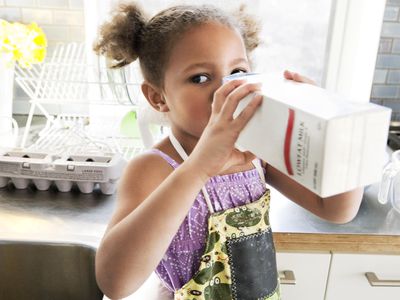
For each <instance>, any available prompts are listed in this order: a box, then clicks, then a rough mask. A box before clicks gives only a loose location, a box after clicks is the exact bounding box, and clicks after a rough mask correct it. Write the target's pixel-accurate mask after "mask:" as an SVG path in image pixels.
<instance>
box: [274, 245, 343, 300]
mask: <svg viewBox="0 0 400 300" xmlns="http://www.w3.org/2000/svg"><path fill="white" fill-rule="evenodd" d="M276 259H277V265H278V272H279V273H280V277H281V278H282V275H283V274H282V273H283V271H291V272H293V275H294V277H295V284H284V283H283V282H282V283H281V294H282V300H294V299H296V300H298V299H307V300H323V299H324V294H325V288H326V283H327V279H328V272H329V265H330V260H331V254H330V253H329V252H327V253H298V252H277V254H276ZM288 274H290V272H289V273H288ZM281 281H283V280H282V279H281ZM340 299H342V298H340Z"/></svg>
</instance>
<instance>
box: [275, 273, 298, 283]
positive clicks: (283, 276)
mask: <svg viewBox="0 0 400 300" xmlns="http://www.w3.org/2000/svg"><path fill="white" fill-rule="evenodd" d="M279 280H280V282H281V284H296V277H295V276H294V272H293V271H290V270H284V271H279Z"/></svg>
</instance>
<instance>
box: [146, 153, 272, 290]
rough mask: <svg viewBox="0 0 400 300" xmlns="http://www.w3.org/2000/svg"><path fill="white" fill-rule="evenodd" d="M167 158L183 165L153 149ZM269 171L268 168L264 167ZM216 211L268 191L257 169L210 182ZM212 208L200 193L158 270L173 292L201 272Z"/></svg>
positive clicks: (216, 178) (160, 276)
mask: <svg viewBox="0 0 400 300" xmlns="http://www.w3.org/2000/svg"><path fill="white" fill-rule="evenodd" d="M150 151H151V152H153V153H156V154H158V155H160V156H161V157H163V158H164V159H165V160H166V161H167V162H168V163H169V164H170V165H171V166H172V167H173V168H174V169H176V168H177V167H178V166H179V164H178V163H177V162H176V161H175V160H173V159H172V158H171V157H169V156H168V155H167V154H165V153H163V152H161V151H160V150H158V149H151V150H150ZM264 172H265V170H264ZM206 189H207V192H208V194H209V196H210V200H211V204H212V206H213V208H214V211H215V212H218V211H221V210H226V209H228V208H232V207H236V206H240V205H244V204H248V203H250V202H253V201H255V200H257V199H259V198H260V197H261V196H262V195H263V194H264V192H265V191H266V186H265V184H264V181H263V180H262V179H261V178H260V175H259V173H258V171H257V169H255V168H254V169H251V170H248V171H244V172H238V173H233V174H227V175H220V176H214V177H212V178H211V179H210V180H209V181H208V182H207V184H206ZM208 216H209V210H208V207H207V204H206V201H205V199H204V196H203V193H202V192H200V193H199V194H198V195H197V197H196V199H195V201H194V203H193V206H192V207H191V208H190V211H189V213H188V214H187V216H186V217H185V219H184V221H183V222H182V224H181V226H180V227H179V230H178V232H177V233H176V235H175V236H174V238H173V240H172V242H171V244H170V245H169V247H168V249H167V252H166V253H165V255H164V257H163V258H162V260H161V261H160V263H159V264H158V266H157V268H156V270H155V273H156V274H157V275H158V277H159V278H160V280H161V281H162V282H163V283H164V285H165V286H166V287H167V288H168V289H169V290H170V291H176V290H178V289H180V288H181V287H182V286H183V285H184V284H185V283H187V282H188V281H189V280H190V279H191V278H192V277H193V275H194V274H195V273H196V272H197V271H198V268H199V266H200V258H201V256H202V255H203V253H204V250H205V247H206V238H207V222H208Z"/></svg>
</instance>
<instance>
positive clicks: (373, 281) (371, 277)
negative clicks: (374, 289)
mask: <svg viewBox="0 0 400 300" xmlns="http://www.w3.org/2000/svg"><path fill="white" fill-rule="evenodd" d="M365 277H367V279H368V282H369V284H370V285H371V286H399V287H400V280H382V279H379V278H378V276H376V274H375V273H374V272H367V273H365Z"/></svg>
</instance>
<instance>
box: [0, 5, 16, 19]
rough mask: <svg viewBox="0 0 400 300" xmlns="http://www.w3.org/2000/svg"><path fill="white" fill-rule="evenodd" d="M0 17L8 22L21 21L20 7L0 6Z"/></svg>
mask: <svg viewBox="0 0 400 300" xmlns="http://www.w3.org/2000/svg"><path fill="white" fill-rule="evenodd" d="M0 19H4V20H6V21H9V22H15V21H21V9H19V8H16V7H15V8H14V7H0Z"/></svg>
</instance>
